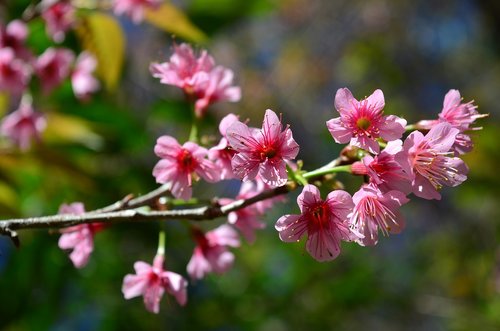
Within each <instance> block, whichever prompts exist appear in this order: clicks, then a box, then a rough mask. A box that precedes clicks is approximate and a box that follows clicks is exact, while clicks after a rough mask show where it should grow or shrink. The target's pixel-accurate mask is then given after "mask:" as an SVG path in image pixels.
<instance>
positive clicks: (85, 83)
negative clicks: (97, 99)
mask: <svg viewBox="0 0 500 331" xmlns="http://www.w3.org/2000/svg"><path fill="white" fill-rule="evenodd" d="M96 67H97V60H96V58H95V57H94V56H93V55H92V54H90V53H89V52H85V51H84V52H82V53H81V54H80V55H79V56H78V58H77V59H76V65H75V69H74V70H73V72H72V73H71V85H72V86H73V92H74V93H75V96H76V97H77V98H79V99H88V98H89V96H90V94H91V93H93V92H95V91H97V90H99V86H100V85H99V81H98V80H97V79H95V77H94V76H93V75H92V73H93V72H94V70H95V69H96Z"/></svg>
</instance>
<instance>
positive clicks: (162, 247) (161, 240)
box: [156, 230, 165, 255]
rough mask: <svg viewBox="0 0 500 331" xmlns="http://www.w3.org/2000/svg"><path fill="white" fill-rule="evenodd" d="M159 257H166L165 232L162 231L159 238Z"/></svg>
mask: <svg viewBox="0 0 500 331" xmlns="http://www.w3.org/2000/svg"><path fill="white" fill-rule="evenodd" d="M156 254H157V255H165V231H164V230H161V231H160V234H159V238H158V251H157V252H156Z"/></svg>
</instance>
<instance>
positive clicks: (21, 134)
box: [0, 97, 46, 150]
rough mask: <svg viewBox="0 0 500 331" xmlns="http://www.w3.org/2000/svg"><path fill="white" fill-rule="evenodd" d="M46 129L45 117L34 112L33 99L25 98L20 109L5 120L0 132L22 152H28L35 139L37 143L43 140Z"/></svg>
mask: <svg viewBox="0 0 500 331" xmlns="http://www.w3.org/2000/svg"><path fill="white" fill-rule="evenodd" d="M45 127H46V121H45V117H44V116H43V115H42V114H41V113H38V112H35V111H34V110H33V106H32V104H31V98H28V97H24V98H23V99H22V100H21V104H20V105H19V108H18V109H17V110H15V111H14V112H12V113H11V114H9V115H7V116H6V117H5V118H4V119H3V121H2V124H1V126H0V131H1V133H2V135H3V136H6V137H8V138H10V139H11V140H13V141H14V143H15V144H16V145H18V146H19V148H20V149H21V150H27V149H28V148H30V146H31V141H32V140H33V139H34V140H35V141H37V142H39V141H40V140H41V138H40V135H41V133H42V132H43V130H44V129H45Z"/></svg>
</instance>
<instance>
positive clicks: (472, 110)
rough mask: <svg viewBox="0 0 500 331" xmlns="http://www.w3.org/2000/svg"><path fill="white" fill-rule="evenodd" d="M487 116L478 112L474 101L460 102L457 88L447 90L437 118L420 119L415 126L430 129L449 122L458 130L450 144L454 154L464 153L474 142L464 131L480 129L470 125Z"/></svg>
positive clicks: (469, 149)
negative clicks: (452, 142)
mask: <svg viewBox="0 0 500 331" xmlns="http://www.w3.org/2000/svg"><path fill="white" fill-rule="evenodd" d="M486 116H488V115H487V114H480V113H479V112H478V111H477V106H476V105H474V101H469V102H466V103H462V97H461V96H460V92H459V91H458V90H449V91H448V93H446V95H445V97H444V101H443V109H442V110H441V112H440V113H439V115H438V119H437V120H422V121H420V122H418V123H417V124H416V127H418V128H420V129H424V130H430V129H431V128H433V127H434V126H436V125H438V124H439V123H449V124H450V125H451V126H452V127H453V128H456V129H458V130H459V133H458V134H457V135H456V137H455V143H454V144H453V146H452V149H453V151H454V152H455V154H456V155H460V154H465V153H468V152H470V151H471V150H472V148H473V147H474V144H473V143H472V139H471V138H470V136H469V135H467V134H466V133H465V132H466V131H469V130H480V129H481V128H480V127H472V126H471V125H472V124H473V123H474V122H475V121H476V120H477V119H479V118H483V117H486Z"/></svg>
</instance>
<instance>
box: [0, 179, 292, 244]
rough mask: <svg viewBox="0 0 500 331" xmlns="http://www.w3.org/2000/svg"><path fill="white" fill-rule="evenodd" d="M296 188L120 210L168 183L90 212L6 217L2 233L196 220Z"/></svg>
mask: <svg viewBox="0 0 500 331" xmlns="http://www.w3.org/2000/svg"><path fill="white" fill-rule="evenodd" d="M295 188H296V184H295V183H293V182H289V183H287V185H285V186H281V187H277V188H274V189H271V190H267V191H264V192H262V193H260V194H257V195H256V196H254V197H252V198H249V199H240V200H236V201H234V202H231V203H229V204H227V205H225V206H220V205H218V204H214V205H208V206H203V207H197V208H188V209H178V210H166V211H156V210H151V211H144V210H139V209H123V210H120V209H121V208H123V206H127V207H129V208H137V207H139V206H144V205H147V204H149V203H150V202H151V201H153V200H154V199H156V198H157V197H159V196H161V195H164V194H165V193H166V189H165V187H163V186H162V187H160V188H158V189H157V190H155V191H152V192H150V193H148V194H146V195H144V196H143V197H141V198H137V199H127V197H126V198H124V199H122V200H121V201H118V202H116V203H115V204H112V205H110V206H108V207H105V208H102V209H99V210H95V211H91V212H87V213H85V214H82V215H70V214H64V215H52V216H42V217H30V218H20V219H10V220H3V221H0V234H4V235H7V236H9V237H11V238H13V237H14V236H17V234H16V230H22V229H36V228H65V227H69V226H73V225H79V224H89V223H99V222H102V223H107V224H115V223H121V222H145V221H160V220H174V219H176V220H192V221H203V220H212V219H215V218H217V217H221V216H225V215H227V214H229V213H230V212H232V211H237V210H239V209H242V208H245V207H247V206H249V205H251V204H254V203H256V202H259V201H262V200H266V199H269V198H272V197H275V196H278V195H281V194H285V193H288V192H290V191H292V190H294V189H295Z"/></svg>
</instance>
